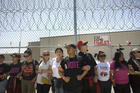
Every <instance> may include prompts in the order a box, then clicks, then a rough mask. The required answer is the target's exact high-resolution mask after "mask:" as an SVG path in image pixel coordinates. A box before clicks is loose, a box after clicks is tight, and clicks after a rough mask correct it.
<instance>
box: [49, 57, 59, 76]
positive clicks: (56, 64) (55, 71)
mask: <svg viewBox="0 0 140 93" xmlns="http://www.w3.org/2000/svg"><path fill="white" fill-rule="evenodd" d="M60 63H61V61H59V62H57V61H56V58H53V59H52V63H51V64H52V72H53V74H52V76H53V77H56V78H61V77H60V75H59V73H58V67H59V66H60Z"/></svg>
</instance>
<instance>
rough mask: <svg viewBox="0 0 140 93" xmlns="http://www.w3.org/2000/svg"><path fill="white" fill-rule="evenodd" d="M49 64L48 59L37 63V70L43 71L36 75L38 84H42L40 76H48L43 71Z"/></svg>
mask: <svg viewBox="0 0 140 93" xmlns="http://www.w3.org/2000/svg"><path fill="white" fill-rule="evenodd" d="M50 65H51V62H50V61H48V62H46V63H45V62H44V61H42V62H41V64H40V65H39V71H41V70H43V71H44V73H42V74H38V76H37V83H38V84H43V83H42V82H41V79H42V77H45V78H48V76H47V73H46V72H45V71H46V70H47V69H48V67H49V66H50Z"/></svg>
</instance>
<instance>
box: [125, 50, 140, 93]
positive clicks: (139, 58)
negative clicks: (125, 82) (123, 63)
mask: <svg viewBox="0 0 140 93" xmlns="http://www.w3.org/2000/svg"><path fill="white" fill-rule="evenodd" d="M128 65H129V72H130V74H129V80H130V85H131V87H132V91H133V93H140V48H134V49H132V51H131V52H130V59H129V60H128Z"/></svg>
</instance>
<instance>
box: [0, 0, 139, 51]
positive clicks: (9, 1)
mask: <svg viewBox="0 0 140 93" xmlns="http://www.w3.org/2000/svg"><path fill="white" fill-rule="evenodd" d="M76 5H77V31H78V34H87V33H96V32H97V33H100V32H111V31H112V32H113V31H124V30H125V31H128V30H140V1H139V0H77V4H76ZM73 27H74V15H73V0H0V40H1V41H0V51H4V48H5V51H4V52H6V53H7V52H9V51H10V52H12V51H13V48H12V47H19V48H22V49H23V50H24V49H25V48H24V47H26V46H28V42H34V41H39V40H40V37H51V36H62V35H73V34H74V28H73ZM79 38H80V37H79ZM50 42H51V41H50ZM50 42H48V45H50V46H52V45H51V43H50ZM8 47H9V48H8ZM10 49H11V50H10ZM15 51H18V49H17V50H15Z"/></svg>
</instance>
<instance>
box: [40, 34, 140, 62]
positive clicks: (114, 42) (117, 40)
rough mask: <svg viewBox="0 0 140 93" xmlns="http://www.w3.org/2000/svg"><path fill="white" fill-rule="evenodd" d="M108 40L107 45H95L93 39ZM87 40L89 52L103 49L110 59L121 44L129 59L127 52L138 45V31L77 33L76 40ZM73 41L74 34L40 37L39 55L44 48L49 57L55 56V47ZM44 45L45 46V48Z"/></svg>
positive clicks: (139, 42)
mask: <svg viewBox="0 0 140 93" xmlns="http://www.w3.org/2000/svg"><path fill="white" fill-rule="evenodd" d="M99 37H100V38H102V37H103V39H105V40H108V42H109V45H111V47H110V46H108V45H95V44H94V41H95V39H96V40H97V38H98V39H99ZM79 40H84V41H88V42H89V43H88V46H89V52H90V53H91V54H94V53H97V52H98V51H104V52H105V53H106V54H107V59H108V60H112V58H113V55H114V52H115V51H116V49H117V48H119V47H118V46H119V44H121V45H122V47H123V48H125V50H124V51H123V52H124V54H125V58H126V59H129V52H130V51H131V50H132V49H133V48H134V47H140V31H125V32H111V33H97V34H82V35H78V41H79ZM127 41H130V42H131V45H127ZM70 43H74V36H73V35H69V36H56V37H44V38H40V47H42V48H40V55H41V53H42V51H43V50H44V49H48V50H50V51H51V57H54V56H55V53H54V50H55V49H56V48H57V47H62V48H63V49H64V45H65V44H70ZM45 47H46V48H45ZM66 55H67V53H66V49H64V56H66Z"/></svg>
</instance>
